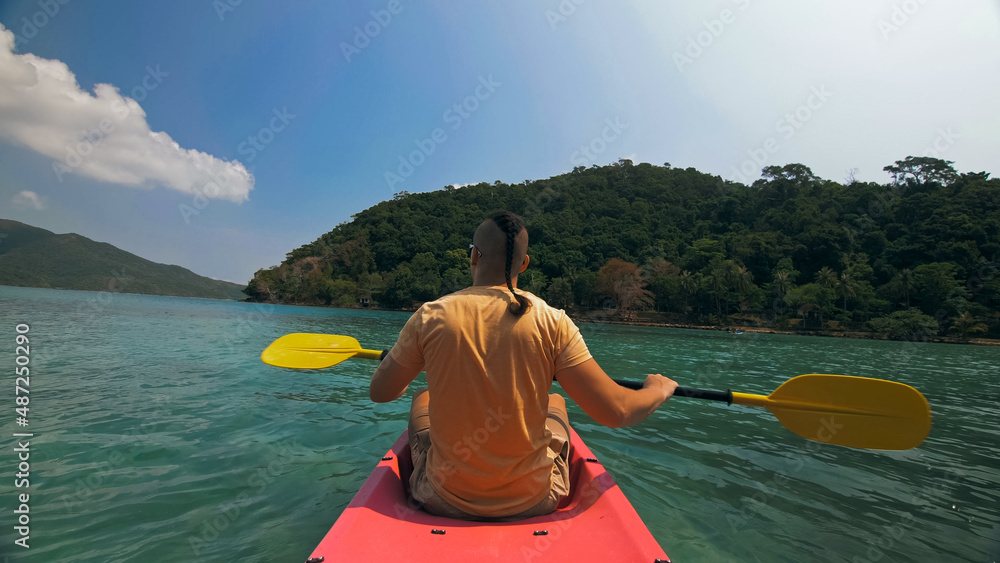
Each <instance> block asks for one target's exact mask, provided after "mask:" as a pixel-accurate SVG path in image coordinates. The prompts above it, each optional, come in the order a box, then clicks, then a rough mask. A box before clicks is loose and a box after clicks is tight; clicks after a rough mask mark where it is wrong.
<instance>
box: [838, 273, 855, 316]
mask: <svg viewBox="0 0 1000 563" xmlns="http://www.w3.org/2000/svg"><path fill="white" fill-rule="evenodd" d="M837 292H838V293H840V295H841V296H842V297H843V298H844V310H845V311H846V310H847V299H848V298H851V299H854V298H855V297H857V296H858V282H856V281H854V278H853V277H852V276H851V274H849V273H847V272H843V273H841V274H840V281H839V282H837Z"/></svg>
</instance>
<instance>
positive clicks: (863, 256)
mask: <svg viewBox="0 0 1000 563" xmlns="http://www.w3.org/2000/svg"><path fill="white" fill-rule="evenodd" d="M953 164H954V163H953V162H951V161H945V160H941V159H938V158H934V157H929V156H922V157H913V156H911V157H907V158H905V159H903V160H899V161H896V162H895V163H893V164H891V165H888V166H886V167H885V169H884V170H885V171H886V172H887V173H888V174H889V181H888V182H887V183H885V184H879V183H875V182H860V181H857V180H855V179H854V178H853V175H854V174H853V173H851V174H849V177H848V178H847V179H845V180H844V181H843V182H836V181H831V180H825V179H821V178H819V177H817V176H816V175H814V174H813V172H812V171H811V170H810V169H809V168H808V167H807V166H805V165H802V164H788V165H785V166H780V167H779V166H768V167H766V168H764V169H763V173H762V177H761V179H759V180H757V181H755V182H753V183H752V184H751V185H745V184H742V183H739V182H733V181H729V180H724V179H722V178H720V177H718V176H712V175H709V174H705V173H702V172H699V171H698V170H695V169H693V168H687V169H680V168H674V167H671V166H670V164H669V163H666V164H664V165H663V166H654V165H651V164H645V163H643V164H633V162H631V161H630V160H626V159H622V160H619V161H618V162H617V163H614V164H611V165H607V166H592V167H590V168H585V167H582V166H581V167H577V168H574V169H573V171H572V172H570V173H567V174H562V175H559V176H555V177H553V178H549V179H547V180H537V181H532V180H525V181H524V182H523V183H519V184H505V183H502V182H499V181H496V182H494V183H492V184H490V183H486V182H483V183H479V184H476V185H470V186H465V187H461V188H458V187H455V186H445V187H444V189H441V190H436V191H431V192H424V193H408V192H405V191H403V192H399V193H397V194H395V195H394V197H393V199H392V200H389V201H384V202H381V203H379V204H377V205H375V206H373V207H371V208H369V209H366V210H364V211H362V212H360V213H358V214H356V215H353V216H352V220H351V221H349V222H345V223H342V224H340V225H338V226H337V227H336V228H334V229H333V230H331V231H330V232H328V233H326V234H324V235H322V236H320V237H319V238H318V239H317V240H315V241H314V242H312V243H310V244H306V245H304V246H302V247H299V248H297V249H295V250H293V251H291V252H289V253H288V254H287V256H286V259H285V260H284V261H283V262H282V263H281V264H279V265H278V266H275V267H272V268H268V269H261V270H259V271H257V272H256V274H255V275H254V277H253V279H252V280H251V281H250V283H249V284H248V286H247V288H246V289H245V290H244V292H245V293H246V295H247V296H248V300H249V301H259V302H269V303H289V304H303V305H320V306H334V307H372V308H381V309H392V310H411V309H413V308H414V307H416V306H418V305H419V304H420V303H421V302H425V301H429V300H432V299H435V298H437V297H439V296H441V295H444V294H446V293H449V292H451V291H454V290H457V289H460V288H462V287H465V286H467V285H468V284H469V283H470V278H469V272H468V252H469V251H468V248H469V243H470V237H471V233H472V232H473V231H474V229H475V227H476V225H478V223H479V222H480V221H481V220H482V218H483V217H485V216H486V215H487V214H488V213H490V212H491V211H494V210H496V209H508V210H511V211H513V212H515V213H518V214H520V215H522V216H523V217H524V218H525V220H526V222H527V224H528V229H529V232H530V235H531V246H530V251H529V252H530V254H531V266H530V267H529V268H528V270H527V271H525V272H524V273H523V274H522V275H521V277H520V281H519V286H520V287H521V288H522V289H526V290H528V291H531V292H532V293H534V294H536V295H539V296H540V297H543V298H544V299H546V300H547V301H548V302H549V303H550V304H552V305H554V306H556V307H560V308H564V309H566V310H567V311H568V312H569V313H570V314H571V315H573V316H574V317H575V318H577V319H578V320H584V321H588V320H589V321H601V322H627V323H640V324H662V325H673V326H693V327H702V328H703V327H714V328H719V329H729V330H736V329H740V330H768V331H789V332H802V333H810V334H827V335H845V336H855V337H874V338H890V339H902V340H942V339H947V340H952V341H972V340H980V339H985V338H998V337H1000V278H998V273H1000V271H998V263H997V256H998V254H1000V180H998V179H996V178H993V179H991V178H990V177H989V174H987V173H985V172H968V173H960V172H958V171H957V170H955V168H954V167H953Z"/></svg>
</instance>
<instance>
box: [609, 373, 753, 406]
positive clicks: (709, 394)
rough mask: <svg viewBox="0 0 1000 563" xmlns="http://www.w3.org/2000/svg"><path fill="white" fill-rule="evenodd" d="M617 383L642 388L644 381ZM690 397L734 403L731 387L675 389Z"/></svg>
mask: <svg viewBox="0 0 1000 563" xmlns="http://www.w3.org/2000/svg"><path fill="white" fill-rule="evenodd" d="M615 383H617V384H618V385H621V386H622V387H627V388H629V389H642V382H641V381H636V380H634V379H616V380H615ZM678 395H680V396H681V397H690V398H692V399H705V400H708V401H722V402H724V403H726V404H729V405H731V404H733V392H732V391H730V390H729V389H726V390H725V391H712V390H709V389H693V388H691V387H678V388H677V389H676V390H674V396H675V397H676V396H678Z"/></svg>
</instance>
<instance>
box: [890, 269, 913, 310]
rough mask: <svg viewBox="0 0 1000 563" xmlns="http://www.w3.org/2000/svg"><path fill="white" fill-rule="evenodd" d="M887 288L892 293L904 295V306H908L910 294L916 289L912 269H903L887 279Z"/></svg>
mask: <svg viewBox="0 0 1000 563" xmlns="http://www.w3.org/2000/svg"><path fill="white" fill-rule="evenodd" d="M889 289H890V290H891V291H892V292H894V293H897V294H898V293H902V294H903V295H904V296H905V297H906V308H907V309H909V308H910V294H911V293H912V292H913V291H914V290H916V289H917V282H916V279H915V278H914V276H913V270H910V269H903V270H901V271H900V272H898V273H897V274H896V275H895V276H893V277H892V280H891V281H889Z"/></svg>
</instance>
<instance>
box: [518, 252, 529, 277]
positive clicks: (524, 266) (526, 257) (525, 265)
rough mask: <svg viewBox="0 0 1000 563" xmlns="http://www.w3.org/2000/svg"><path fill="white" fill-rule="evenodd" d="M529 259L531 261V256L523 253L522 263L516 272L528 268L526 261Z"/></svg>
mask: <svg viewBox="0 0 1000 563" xmlns="http://www.w3.org/2000/svg"><path fill="white" fill-rule="evenodd" d="M530 261H531V256H528V255H527V254H525V255H524V264H521V269H520V270H518V271H517V273H519V274H520V273H521V272H523V271H525V270H527V269H528V262H530Z"/></svg>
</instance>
